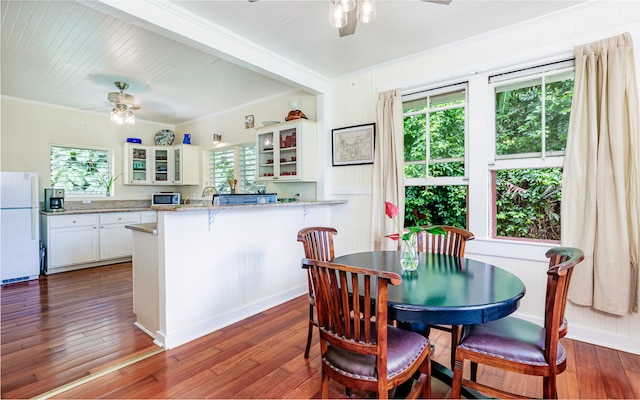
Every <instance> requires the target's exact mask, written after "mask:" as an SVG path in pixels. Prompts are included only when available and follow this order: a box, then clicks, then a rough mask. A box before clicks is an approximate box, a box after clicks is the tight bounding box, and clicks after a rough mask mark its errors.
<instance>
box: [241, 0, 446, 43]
mask: <svg viewBox="0 0 640 400" xmlns="http://www.w3.org/2000/svg"><path fill="white" fill-rule="evenodd" d="M250 1H251V0H250ZM422 1H426V2H429V3H436V4H444V5H448V4H449V3H451V1H452V0H422ZM330 2H331V4H330V6H329V23H330V24H331V26H333V27H335V28H338V33H339V34H340V37H344V36H349V35H353V34H354V33H355V32H356V24H357V23H358V21H361V22H363V23H368V22H371V21H373V20H374V19H375V17H376V9H375V3H374V0H330Z"/></svg>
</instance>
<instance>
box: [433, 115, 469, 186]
mask: <svg viewBox="0 0 640 400" xmlns="http://www.w3.org/2000/svg"><path fill="white" fill-rule="evenodd" d="M464 114H465V112H464V108H452V109H447V110H442V111H437V112H432V113H430V114H429V133H430V143H429V156H430V157H429V158H430V162H429V175H430V176H434V177H436V176H464V148H465V147H464V125H465V123H464ZM460 166H462V168H460Z"/></svg>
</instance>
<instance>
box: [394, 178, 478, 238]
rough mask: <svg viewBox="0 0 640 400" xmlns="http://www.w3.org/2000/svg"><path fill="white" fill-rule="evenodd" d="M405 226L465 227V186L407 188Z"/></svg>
mask: <svg viewBox="0 0 640 400" xmlns="http://www.w3.org/2000/svg"><path fill="white" fill-rule="evenodd" d="M404 212H405V226H415V225H451V226H458V227H461V228H466V227H467V186H466V185H450V186H408V187H407V188H406V189H405V211H404Z"/></svg>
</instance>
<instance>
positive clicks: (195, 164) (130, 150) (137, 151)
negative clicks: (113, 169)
mask: <svg viewBox="0 0 640 400" xmlns="http://www.w3.org/2000/svg"><path fill="white" fill-rule="evenodd" d="M200 158H201V157H200V148H199V147H198V146H194V145H178V146H144V145H140V144H135V143H125V144H124V155H123V160H124V168H123V171H124V181H123V184H125V185H165V186H166V185H199V184H200V170H201V167H200Z"/></svg>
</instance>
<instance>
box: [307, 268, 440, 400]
mask: <svg viewBox="0 0 640 400" xmlns="http://www.w3.org/2000/svg"><path fill="white" fill-rule="evenodd" d="M302 267H303V268H307V269H308V270H309V271H310V273H311V279H312V281H313V290H314V295H315V300H316V312H317V315H318V327H319V331H320V351H321V354H322V387H321V394H322V398H324V399H326V398H328V397H329V379H333V380H335V381H337V382H339V383H340V384H342V385H344V386H346V387H347V388H350V389H352V390H353V389H355V390H364V391H370V392H375V393H376V397H377V398H379V399H386V398H388V395H389V391H390V390H392V389H394V388H396V387H397V386H399V385H401V384H403V383H405V382H408V381H409V380H410V379H412V377H413V376H414V374H416V373H418V371H419V372H420V373H419V377H418V381H417V383H416V384H415V385H414V386H413V388H412V389H411V391H410V393H409V395H408V398H418V397H421V398H429V397H430V396H431V361H430V345H429V339H428V338H426V337H424V336H422V335H420V334H418V333H415V332H411V331H405V330H402V329H399V328H396V327H394V326H391V325H387V313H388V309H387V304H388V303H387V294H388V285H399V284H400V283H401V282H402V278H400V275H398V274H396V273H394V272H385V271H376V270H371V269H366V268H360V267H354V266H348V265H343V264H335V263H332V262H326V261H318V260H310V259H304V260H303V261H302Z"/></svg>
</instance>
